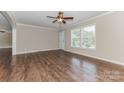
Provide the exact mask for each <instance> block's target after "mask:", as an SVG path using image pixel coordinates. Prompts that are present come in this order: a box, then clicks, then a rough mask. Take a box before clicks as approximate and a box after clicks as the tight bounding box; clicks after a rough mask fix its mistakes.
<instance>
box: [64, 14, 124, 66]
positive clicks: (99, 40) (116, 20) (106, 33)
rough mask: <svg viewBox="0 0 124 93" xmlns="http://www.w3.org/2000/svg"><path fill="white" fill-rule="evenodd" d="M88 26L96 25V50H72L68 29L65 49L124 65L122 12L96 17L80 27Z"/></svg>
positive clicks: (123, 18) (123, 23)
mask: <svg viewBox="0 0 124 93" xmlns="http://www.w3.org/2000/svg"><path fill="white" fill-rule="evenodd" d="M89 24H96V50H88V49H81V48H72V47H71V31H70V29H68V30H67V31H65V32H66V33H65V35H66V45H65V49H66V50H67V51H70V52H74V53H78V54H82V55H87V56H91V57H95V58H100V59H104V60H108V61H111V62H115V63H117V64H124V12H113V13H110V14H107V15H104V16H101V17H96V18H94V19H91V20H88V21H86V22H84V23H82V24H80V25H81V26H85V25H89ZM77 27H78V26H77Z"/></svg>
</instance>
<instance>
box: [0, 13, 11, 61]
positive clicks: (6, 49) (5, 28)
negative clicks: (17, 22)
mask: <svg viewBox="0 0 124 93" xmlns="http://www.w3.org/2000/svg"><path fill="white" fill-rule="evenodd" d="M10 56H12V27H11V24H10V23H9V22H8V20H7V19H6V17H5V16H4V15H3V14H2V13H1V12H0V58H1V59H0V60H2V57H4V59H5V57H10ZM6 59H8V58H6Z"/></svg>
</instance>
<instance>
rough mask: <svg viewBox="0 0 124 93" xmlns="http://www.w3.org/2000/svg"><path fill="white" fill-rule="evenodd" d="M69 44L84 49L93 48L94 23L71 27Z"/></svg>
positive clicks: (94, 36) (94, 40) (94, 39)
mask: <svg viewBox="0 0 124 93" xmlns="http://www.w3.org/2000/svg"><path fill="white" fill-rule="evenodd" d="M71 46H72V47H77V48H84V49H95V48H96V34H95V25H89V26H84V27H79V28H77V29H73V30H72V31H71Z"/></svg>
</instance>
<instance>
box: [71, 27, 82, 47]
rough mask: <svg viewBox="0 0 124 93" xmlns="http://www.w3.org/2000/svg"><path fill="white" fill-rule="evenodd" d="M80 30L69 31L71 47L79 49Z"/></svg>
mask: <svg viewBox="0 0 124 93" xmlns="http://www.w3.org/2000/svg"><path fill="white" fill-rule="evenodd" d="M80 36H81V35H80V29H74V30H72V31H71V46H72V47H80V42H81V41H80V40H81V39H80Z"/></svg>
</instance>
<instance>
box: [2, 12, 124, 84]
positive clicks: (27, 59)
mask: <svg viewBox="0 0 124 93" xmlns="http://www.w3.org/2000/svg"><path fill="white" fill-rule="evenodd" d="M0 81H1V82H122V81H124V12H123V11H118V12H117V11H0Z"/></svg>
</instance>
